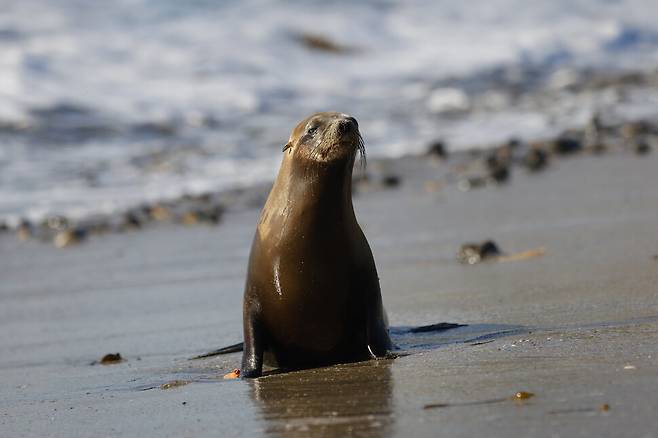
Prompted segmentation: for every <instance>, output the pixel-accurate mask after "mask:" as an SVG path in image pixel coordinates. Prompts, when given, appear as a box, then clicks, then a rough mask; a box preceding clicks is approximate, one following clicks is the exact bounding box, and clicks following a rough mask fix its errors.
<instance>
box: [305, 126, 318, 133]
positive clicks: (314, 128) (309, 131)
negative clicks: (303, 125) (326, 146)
mask: <svg viewBox="0 0 658 438" xmlns="http://www.w3.org/2000/svg"><path fill="white" fill-rule="evenodd" d="M317 130H318V127H317V126H311V127H310V128H308V131H306V133H307V134H310V135H313V134H315V131H317Z"/></svg>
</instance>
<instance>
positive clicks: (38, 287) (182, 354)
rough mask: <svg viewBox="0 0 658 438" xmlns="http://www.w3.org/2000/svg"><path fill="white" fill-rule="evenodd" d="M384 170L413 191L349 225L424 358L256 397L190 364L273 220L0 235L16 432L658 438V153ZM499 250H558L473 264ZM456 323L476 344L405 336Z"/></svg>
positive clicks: (1, 343) (419, 164)
mask: <svg viewBox="0 0 658 438" xmlns="http://www.w3.org/2000/svg"><path fill="white" fill-rule="evenodd" d="M379 165H382V164H379ZM375 166H378V164H375ZM383 166H385V167H386V166H387V168H388V169H389V170H391V171H393V172H394V173H396V174H397V175H400V177H401V184H400V186H399V187H396V188H392V189H388V190H372V191H368V190H363V191H360V192H359V193H358V194H357V196H356V197H355V208H356V210H357V217H358V219H359V221H360V223H361V225H362V227H363V229H364V231H365V234H366V236H367V237H368V239H369V241H370V244H371V246H372V248H373V252H374V255H375V259H376V261H377V265H378V269H379V275H380V281H381V286H382V293H383V298H384V303H385V306H386V308H387V310H388V313H389V318H390V321H391V325H392V326H393V327H394V336H393V340H394V342H396V344H397V345H398V346H400V348H401V350H400V352H402V353H409V354H408V355H405V356H402V357H399V358H397V359H391V360H380V361H370V362H364V363H358V364H350V365H340V366H334V367H329V368H322V369H314V370H308V371H299V372H292V373H286V374H279V375H270V376H266V377H263V378H260V379H257V380H254V381H243V380H224V379H223V378H222V376H223V375H224V374H225V373H227V372H229V371H230V370H232V369H233V368H236V367H238V366H239V361H240V354H239V353H236V354H231V355H227V356H224V357H216V358H209V359H204V360H197V361H190V360H188V359H189V357H191V356H193V355H195V354H199V353H203V352H205V351H209V350H212V349H214V348H217V347H220V346H223V345H228V344H231V343H234V342H238V341H240V340H241V337H242V336H241V331H242V317H241V300H242V292H243V291H242V288H243V283H244V275H245V269H246V264H247V257H248V252H249V245H250V242H251V238H252V235H253V232H254V229H255V224H256V221H257V217H258V208H247V209H243V210H240V211H233V212H229V213H227V214H225V216H224V217H223V220H222V222H221V223H220V224H219V225H218V226H214V227H213V226H196V227H185V226H177V225H170V224H159V225H154V226H151V227H148V228H146V229H144V230H142V231H136V232H124V233H110V234H105V235H100V236H92V237H91V238H90V239H88V241H86V242H85V243H84V244H81V245H78V246H71V247H67V248H63V249H57V248H55V247H54V246H53V245H50V244H44V243H41V242H38V241H35V240H28V241H19V240H18V239H17V238H16V237H15V236H14V235H13V234H10V233H8V232H5V233H3V234H1V235H0V254H2V255H3V257H2V259H3V261H2V263H1V264H0V278H1V279H2V281H1V283H0V333H1V334H0V435H1V436H7V437H10V436H11V437H15V436H54V437H77V436H80V437H84V436H120V435H121V436H138V435H141V436H176V437H180V436H185V437H197V436H209V435H214V436H245V435H247V436H254V435H275V436H276V435H286V436H287V435H291V436H346V435H350V434H351V435H355V436H464V437H467V436H501V437H503V436H511V435H523V436H540V437H541V436H546V437H548V436H551V437H553V436H565V437H574V436H610V437H617V436H638V437H650V436H658V429H657V428H656V421H655V410H656V406H657V405H656V395H655V388H656V381H657V378H658V367H657V365H658V342H657V340H658V260H656V255H657V254H658V190H656V188H657V187H658V172H656V169H657V168H658V155H657V154H655V153H652V154H649V155H646V156H642V157H639V156H636V155H634V154H632V153H630V152H629V153H611V154H607V155H603V156H578V157H574V158H569V159H564V160H559V161H557V162H555V163H554V164H553V165H551V166H550V167H549V168H548V169H547V170H546V171H544V172H542V173H540V174H537V175H530V174H527V173H526V172H524V171H522V170H520V169H516V170H515V171H514V173H513V175H512V180H511V182H510V183H509V184H507V185H504V186H499V187H498V186H487V187H485V188H482V189H478V190H472V191H468V192H462V191H460V190H458V189H457V187H456V186H455V185H446V186H444V187H440V186H437V187H434V188H433V189H431V190H429V189H428V187H429V188H432V187H433V186H432V185H431V184H430V185H429V186H428V181H430V182H431V180H432V179H433V178H434V176H435V175H437V172H440V169H441V168H442V166H441V165H439V166H438V169H439V170H437V166H435V165H433V164H432V163H431V162H430V161H428V160H425V159H422V158H414V157H408V158H402V159H400V160H397V161H391V162H388V163H384V164H383ZM485 239H493V240H494V241H495V242H496V243H497V244H498V245H499V246H500V248H501V249H502V250H503V251H504V252H505V253H507V254H515V253H519V252H524V251H528V250H533V249H537V248H543V250H544V252H543V255H539V256H536V257H531V258H527V259H520V260H514V257H512V259H511V260H505V259H503V260H500V261H490V262H484V263H480V264H477V265H473V266H469V265H462V264H460V263H458V262H457V260H456V257H455V254H456V252H457V250H458V248H459V247H460V245H462V244H463V243H465V242H477V241H482V240H485ZM442 321H445V322H453V323H460V324H468V326H466V327H461V328H458V329H454V330H449V331H446V332H442V333H433V334H432V333H428V334H416V335H410V334H404V333H403V330H402V329H400V327H407V326H418V325H422V324H431V323H435V322H442ZM116 352H118V353H120V354H121V356H122V358H124V361H123V362H121V363H118V364H114V365H99V364H96V365H92V363H94V362H95V361H98V360H100V358H101V357H103V356H104V355H105V354H107V353H116ZM168 382H169V383H170V385H169V386H173V387H171V388H168V385H166V384H167V383H168ZM172 382H173V383H172ZM163 385H164V386H163ZM167 388H168V389H167ZM520 391H524V392H527V393H529V394H532V395H533V396H529V398H527V399H518V400H515V399H513V396H514V395H515V394H516V393H517V392H520Z"/></svg>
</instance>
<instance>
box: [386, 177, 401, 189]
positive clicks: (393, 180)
mask: <svg viewBox="0 0 658 438" xmlns="http://www.w3.org/2000/svg"><path fill="white" fill-rule="evenodd" d="M401 182H402V180H401V179H400V177H399V176H397V175H387V176H385V177H384V178H382V185H383V186H384V187H388V188H393V187H397V186H399V185H400V183H401Z"/></svg>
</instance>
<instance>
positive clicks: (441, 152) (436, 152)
mask: <svg viewBox="0 0 658 438" xmlns="http://www.w3.org/2000/svg"><path fill="white" fill-rule="evenodd" d="M427 155H429V156H431V157H438V158H441V159H446V158H448V151H447V150H446V146H445V143H444V142H443V141H441V140H437V141H435V142H434V143H432V144H430V145H429V147H428V148H427Z"/></svg>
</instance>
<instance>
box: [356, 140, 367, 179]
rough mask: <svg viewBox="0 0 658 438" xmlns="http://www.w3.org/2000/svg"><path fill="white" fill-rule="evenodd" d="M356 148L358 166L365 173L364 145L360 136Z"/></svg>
mask: <svg viewBox="0 0 658 438" xmlns="http://www.w3.org/2000/svg"><path fill="white" fill-rule="evenodd" d="M357 148H358V149H359V164H360V166H361V170H362V171H365V170H366V166H367V164H368V163H367V159H366V145H365V142H364V141H363V137H361V134H358V138H357Z"/></svg>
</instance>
